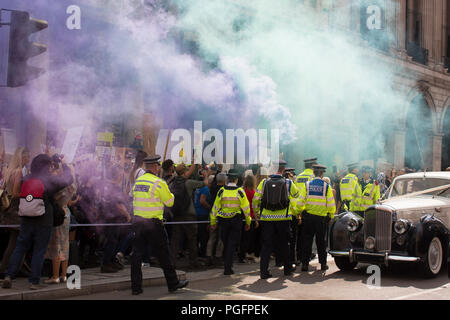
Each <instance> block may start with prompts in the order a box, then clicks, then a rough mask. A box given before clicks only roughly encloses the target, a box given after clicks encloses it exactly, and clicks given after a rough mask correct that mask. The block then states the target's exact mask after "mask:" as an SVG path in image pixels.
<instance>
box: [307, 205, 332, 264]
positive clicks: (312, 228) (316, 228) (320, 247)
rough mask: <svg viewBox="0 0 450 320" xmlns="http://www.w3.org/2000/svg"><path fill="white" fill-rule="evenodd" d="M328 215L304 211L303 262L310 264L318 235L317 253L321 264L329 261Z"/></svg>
mask: <svg viewBox="0 0 450 320" xmlns="http://www.w3.org/2000/svg"><path fill="white" fill-rule="evenodd" d="M328 221H329V218H328V217H322V216H317V215H314V214H309V213H307V212H303V216H302V225H303V230H302V242H303V244H302V251H303V252H302V261H301V262H302V264H303V265H308V264H309V260H310V258H311V253H312V244H313V238H314V236H316V245H317V253H318V255H319V263H320V264H321V265H323V264H326V263H327V251H326V250H327V249H326V240H325V235H326V230H327V226H328Z"/></svg>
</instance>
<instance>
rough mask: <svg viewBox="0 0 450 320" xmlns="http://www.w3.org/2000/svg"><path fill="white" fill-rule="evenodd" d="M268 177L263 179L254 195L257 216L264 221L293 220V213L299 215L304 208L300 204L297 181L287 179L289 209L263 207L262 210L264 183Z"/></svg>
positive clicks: (254, 208) (254, 209) (254, 207)
mask: <svg viewBox="0 0 450 320" xmlns="http://www.w3.org/2000/svg"><path fill="white" fill-rule="evenodd" d="M266 180H267V179H263V180H262V181H261V182H260V184H259V186H258V188H257V189H256V192H255V195H254V196H253V201H252V204H253V211H254V212H255V216H256V218H257V219H258V220H262V221H285V220H292V216H293V215H298V214H299V213H300V212H301V211H302V208H301V207H300V206H299V201H298V196H299V191H298V189H297V187H296V186H295V183H292V181H291V180H290V179H286V184H287V185H286V186H287V190H288V192H289V201H290V203H289V207H288V209H282V210H276V211H271V210H269V209H265V208H263V209H262V211H261V210H260V206H261V200H262V197H263V194H264V184H265V182H266Z"/></svg>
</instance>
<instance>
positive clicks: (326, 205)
mask: <svg viewBox="0 0 450 320" xmlns="http://www.w3.org/2000/svg"><path fill="white" fill-rule="evenodd" d="M299 198H300V203H301V204H302V205H304V207H305V210H306V212H308V213H309V214H312V215H317V216H327V215H330V218H334V213H335V212H336V205H335V202H334V196H333V191H332V190H331V187H330V186H329V185H328V184H327V183H326V182H325V181H323V180H322V179H320V178H314V179H313V180H312V181H309V182H307V183H306V188H305V189H302V190H301V191H300V197H299Z"/></svg>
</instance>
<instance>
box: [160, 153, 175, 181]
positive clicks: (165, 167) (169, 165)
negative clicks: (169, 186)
mask: <svg viewBox="0 0 450 320" xmlns="http://www.w3.org/2000/svg"><path fill="white" fill-rule="evenodd" d="M161 168H162V176H161V178H163V179H164V181H166V182H167V183H170V181H171V180H172V179H173V178H174V176H175V165H174V162H173V161H172V159H167V160H165V161H163V163H162V164H161Z"/></svg>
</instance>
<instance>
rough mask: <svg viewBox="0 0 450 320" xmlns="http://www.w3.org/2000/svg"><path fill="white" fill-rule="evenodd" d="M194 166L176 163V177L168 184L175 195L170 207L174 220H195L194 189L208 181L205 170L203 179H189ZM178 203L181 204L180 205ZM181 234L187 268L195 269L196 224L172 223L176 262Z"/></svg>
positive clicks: (196, 254) (196, 262)
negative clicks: (185, 246)
mask: <svg viewBox="0 0 450 320" xmlns="http://www.w3.org/2000/svg"><path fill="white" fill-rule="evenodd" d="M196 168H197V165H192V166H191V167H190V168H189V170H188V169H187V167H186V166H185V165H184V164H179V165H177V168H176V172H177V177H176V178H174V179H173V181H172V182H171V183H170V184H169V188H170V190H171V192H172V193H173V194H174V196H175V204H174V206H173V207H172V209H171V210H172V213H173V221H174V222H191V221H196V220H197V215H196V212H195V207H194V201H193V194H194V190H195V189H197V188H202V187H204V186H205V185H206V184H207V183H208V180H207V178H208V177H207V176H206V172H203V174H204V176H203V181H198V180H195V179H189V178H190V177H191V176H192V174H193V173H194V172H195V170H196ZM178 204H181V206H179V205H178ZM183 236H184V237H185V241H186V245H187V248H188V252H189V268H191V269H196V268H198V267H199V263H198V260H197V258H198V252H197V225H196V224H194V223H180V224H175V225H174V228H173V230H172V241H171V246H172V248H171V249H172V254H173V260H174V261H175V262H176V255H177V253H178V248H179V246H180V241H181V239H182V237H183Z"/></svg>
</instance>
